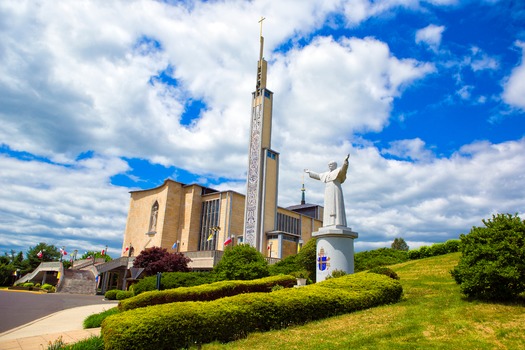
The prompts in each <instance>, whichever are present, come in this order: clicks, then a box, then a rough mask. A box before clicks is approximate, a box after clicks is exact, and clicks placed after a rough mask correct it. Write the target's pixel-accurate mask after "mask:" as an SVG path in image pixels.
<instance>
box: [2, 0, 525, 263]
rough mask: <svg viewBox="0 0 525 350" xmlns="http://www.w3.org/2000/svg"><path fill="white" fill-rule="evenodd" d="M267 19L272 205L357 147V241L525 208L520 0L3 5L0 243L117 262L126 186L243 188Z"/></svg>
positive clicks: (294, 198) (436, 231) (353, 197)
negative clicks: (90, 253)
mask: <svg viewBox="0 0 525 350" xmlns="http://www.w3.org/2000/svg"><path fill="white" fill-rule="evenodd" d="M123 14H124V15H123ZM261 16H264V17H265V18H266V19H265V21H264V25H263V35H264V37H265V48H264V56H265V58H266V60H267V61H268V62H269V73H268V88H269V89H270V90H272V91H273V92H274V120H273V134H272V148H274V149H275V150H276V151H278V152H279V153H280V154H281V164H280V178H279V203H280V205H282V206H288V205H293V204H297V202H298V201H300V198H301V192H300V188H301V184H302V182H303V181H304V182H305V186H306V189H307V193H306V196H307V201H308V202H310V203H316V204H322V195H323V189H322V186H321V185H320V184H319V183H316V182H315V181H311V180H309V179H304V177H303V169H304V168H310V169H314V170H323V169H325V168H326V164H327V163H328V161H329V160H332V159H335V160H338V161H342V159H343V158H344V156H345V155H346V154H347V153H350V154H351V158H350V168H349V174H348V179H347V181H346V182H345V184H344V191H345V201H346V207H347V208H346V209H347V221H348V223H349V226H352V228H353V229H354V230H356V231H358V232H359V233H360V237H359V239H358V240H357V241H356V249H357V250H367V249H373V248H377V247H384V246H389V245H390V243H391V242H392V241H393V239H394V238H396V237H403V238H404V239H405V240H406V241H407V242H408V244H409V246H411V247H413V248H416V247H418V246H421V245H424V244H432V243H434V242H442V241H445V240H447V239H451V238H457V237H458V236H459V234H460V233H467V232H468V231H469V230H470V228H471V227H472V226H474V225H476V226H477V225H481V224H482V223H481V219H483V218H487V217H490V216H491V215H492V214H495V213H501V212H503V213H507V212H509V213H518V214H520V215H523V213H524V205H525V186H524V184H525V179H524V175H523V174H525V139H524V133H525V63H524V61H523V56H524V52H525V27H524V24H523V23H525V5H524V4H523V3H522V2H520V1H510V0H509V1H496V0H491V1H489V0H487V1H459V0H458V1H455V0H427V1H419V0H385V1H368V0H349V1H338V0H332V1H322V2H320V1H298V0H297V1H279V2H275V1H273V2H272V1H270V0H266V1H259V0H256V1H250V2H247V1H205V2H200V1H178V2H155V1H130V2H129V1H113V2H104V1H92V2H87V1H82V2H69V1H59V2H56V1H36V2H34V1H32V2H29V1H7V2H2V3H1V4H0V23H2V25H0V122H1V123H0V145H1V147H0V165H1V168H2V171H1V172H0V182H1V184H2V186H1V188H0V252H8V251H9V250H10V249H14V250H16V251H20V250H22V251H26V250H27V249H28V248H29V247H30V246H34V245H36V244H38V243H39V242H46V243H48V244H55V245H57V246H65V247H66V250H68V251H72V250H74V249H77V250H79V251H81V252H82V251H86V250H93V249H94V250H99V249H103V248H104V247H105V246H106V245H108V246H109V253H110V254H111V255H113V256H118V255H119V254H120V252H121V249H122V248H121V247H122V237H123V232H124V229H125V223H126V215H127V210H128V205H129V191H131V190H136V189H145V188H152V187H155V186H158V185H159V184H161V183H162V182H163V181H164V180H165V179H166V178H172V179H175V180H178V181H181V182H184V183H192V182H196V183H199V184H201V185H205V186H210V187H214V188H217V189H233V190H235V191H238V192H240V193H245V188H244V187H245V176H246V164H247V149H248V129H249V118H250V103H251V93H252V91H253V89H254V87H255V71H256V62H257V59H258V53H259V41H258V38H259V30H260V27H259V24H258V21H259V18H260V17H261ZM303 179H304V180H303Z"/></svg>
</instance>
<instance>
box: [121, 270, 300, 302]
mask: <svg viewBox="0 0 525 350" xmlns="http://www.w3.org/2000/svg"><path fill="white" fill-rule="evenodd" d="M295 283H296V279H295V278H294V277H293V276H289V275H281V276H271V277H266V278H261V279H258V280H252V281H220V282H215V283H212V284H206V285H201V286H195V287H180V288H175V289H167V290H162V291H150V292H144V293H141V294H139V295H137V296H134V297H133V298H129V299H126V300H122V301H121V302H120V303H119V309H120V310H123V311H125V310H131V309H136V308H140V307H146V306H150V305H157V304H166V303H173V302H180V301H209V300H214V299H218V298H223V297H226V296H232V295H237V294H241V293H255V292H270V291H271V290H272V288H273V287H274V286H275V285H281V286H283V287H287V288H290V287H292V286H293V285H295Z"/></svg>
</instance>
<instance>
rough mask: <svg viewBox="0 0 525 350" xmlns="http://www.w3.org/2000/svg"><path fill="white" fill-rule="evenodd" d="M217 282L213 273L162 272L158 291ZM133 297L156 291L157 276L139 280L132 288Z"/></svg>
mask: <svg viewBox="0 0 525 350" xmlns="http://www.w3.org/2000/svg"><path fill="white" fill-rule="evenodd" d="M216 281H217V276H216V275H215V274H214V273H213V272H164V273H162V278H161V279H160V289H161V290H164V289H173V288H179V287H194V286H200V285H202V284H208V283H213V282H216ZM132 288H133V292H135V295H138V294H140V293H143V292H147V291H150V290H156V289H157V276H149V277H145V278H143V279H141V280H140V281H139V282H138V283H137V284H134V285H133V286H132Z"/></svg>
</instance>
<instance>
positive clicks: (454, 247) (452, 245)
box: [445, 239, 460, 254]
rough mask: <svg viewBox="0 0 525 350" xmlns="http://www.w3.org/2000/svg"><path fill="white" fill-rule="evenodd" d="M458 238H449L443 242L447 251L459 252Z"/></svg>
mask: <svg viewBox="0 0 525 350" xmlns="http://www.w3.org/2000/svg"><path fill="white" fill-rule="evenodd" d="M459 243H460V240H459V239H450V240H448V241H446V242H445V249H446V251H447V254H448V253H456V252H459Z"/></svg>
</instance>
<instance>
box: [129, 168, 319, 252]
mask: <svg viewBox="0 0 525 350" xmlns="http://www.w3.org/2000/svg"><path fill="white" fill-rule="evenodd" d="M269 160H271V161H273V163H274V165H276V164H275V163H276V162H275V161H274V160H273V159H269ZM269 170H272V171H273V170H274V169H269ZM275 170H276V169H275ZM270 178H272V177H270ZM274 181H275V180H274ZM271 185H275V186H276V185H277V184H276V183H275V182H273V183H271V184H270V186H271ZM202 190H203V188H202V187H201V186H198V185H183V184H181V183H178V182H175V181H172V180H167V181H165V182H164V184H162V185H161V186H159V187H157V188H153V189H150V190H144V191H135V192H131V199H130V207H129V212H128V218H127V223H126V230H125V233H124V240H123V242H122V243H123V245H122V255H123V256H125V255H127V252H125V248H126V247H128V246H129V244H130V243H131V244H132V245H133V247H134V254H133V255H135V256H136V255H138V254H139V253H140V251H142V250H143V249H144V248H149V247H153V246H160V247H162V248H166V249H168V251H170V252H173V250H172V249H171V247H172V246H173V243H175V242H176V241H180V245H179V248H178V250H179V251H180V252H186V251H197V250H198V244H199V235H200V225H201V223H200V219H201V210H202V202H203V201H204V200H213V199H220V219H219V226H220V228H221V230H220V231H219V233H218V235H217V249H218V250H223V249H224V240H225V239H226V238H227V237H229V236H230V235H235V236H236V237H240V236H242V234H243V230H244V205H245V196H244V195H242V194H239V193H236V192H233V191H225V192H218V193H212V194H206V195H204V196H203V195H202ZM272 193H275V192H274V191H272ZM268 195H269V196H268V198H267V200H268V202H267V203H266V204H267V205H270V204H271V203H272V202H273V201H276V200H277V198H276V197H275V195H273V196H270V193H268ZM155 201H157V202H158V204H159V212H158V217H157V233H156V234H155V235H147V234H146V233H147V232H148V230H149V226H150V220H151V208H152V206H153V204H154V203H155ZM277 211H278V212H280V213H283V214H285V215H288V216H291V217H295V218H298V219H300V220H301V233H302V239H303V241H304V243H306V242H307V241H308V240H310V239H311V235H312V232H313V231H317V230H318V229H319V228H320V227H321V226H322V222H321V221H320V220H315V219H312V218H309V217H307V216H302V215H300V214H298V213H295V212H292V211H289V210H286V209H284V208H277ZM274 215H275V214H274V213H272V215H267V216H266V218H269V220H268V221H265V223H266V224H267V225H268V229H267V230H266V232H268V231H272V230H273V229H274V224H273V222H274V220H275V218H274V217H273V216H274ZM237 243H238V241H237V239H236V240H235V244H237ZM269 243H270V242H269V241H267V242H264V246H263V252H265V253H264V255H266V256H269V254H268V249H267V247H268V245H269ZM279 249H280V248H279V247H278V241H277V240H273V241H272V257H277V256H278V251H279ZM296 252H297V245H296V244H295V243H293V242H291V241H286V240H283V247H282V253H283V255H282V257H283V258H284V257H286V256H288V255H291V254H295V253H296Z"/></svg>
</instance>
